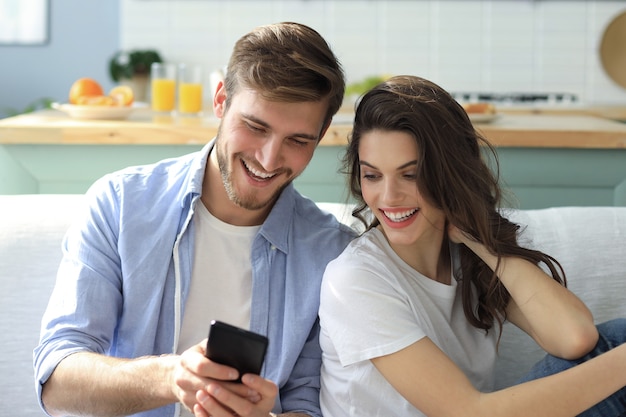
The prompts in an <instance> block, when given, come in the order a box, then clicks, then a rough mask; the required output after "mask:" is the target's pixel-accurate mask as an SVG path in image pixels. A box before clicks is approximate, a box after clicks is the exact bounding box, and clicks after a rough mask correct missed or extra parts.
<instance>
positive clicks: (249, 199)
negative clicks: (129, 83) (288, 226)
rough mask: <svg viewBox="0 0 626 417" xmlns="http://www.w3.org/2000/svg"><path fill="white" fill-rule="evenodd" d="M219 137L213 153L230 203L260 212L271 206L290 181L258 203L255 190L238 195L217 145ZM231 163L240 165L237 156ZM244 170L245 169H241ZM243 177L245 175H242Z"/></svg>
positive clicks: (225, 159) (226, 163)
mask: <svg viewBox="0 0 626 417" xmlns="http://www.w3.org/2000/svg"><path fill="white" fill-rule="evenodd" d="M219 142H220V141H219V135H218V137H217V139H216V143H215V152H216V156H217V165H218V167H219V170H220V175H221V177H222V184H223V185H224V189H225V190H226V194H227V195H228V198H229V200H230V201H232V202H233V203H234V204H236V205H237V206H239V207H241V208H244V209H246V210H261V209H263V208H266V207H267V206H269V205H271V204H273V203H274V202H275V201H276V200H277V199H278V196H279V195H280V193H281V192H282V191H283V190H284V189H285V187H287V185H289V183H290V181H289V182H287V183H285V184H283V185H282V186H281V187H280V188H279V189H278V190H276V192H274V194H273V195H272V196H271V197H270V198H268V199H267V200H266V201H260V200H258V199H257V198H256V194H257V193H256V192H255V191H256V190H255V191H253V192H251V193H248V194H246V195H241V194H238V193H237V191H236V190H235V187H234V186H233V180H232V170H229V164H228V159H227V157H226V155H225V154H224V152H222V148H221V147H220V143H219ZM232 161H233V163H241V162H240V159H239V154H236V155H234V156H233V160H232ZM243 169H244V170H245V169H246V168H243ZM244 175H245V174H244Z"/></svg>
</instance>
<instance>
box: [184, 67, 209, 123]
mask: <svg viewBox="0 0 626 417" xmlns="http://www.w3.org/2000/svg"><path fill="white" fill-rule="evenodd" d="M203 75H204V74H203V70H202V66H201V65H199V64H180V65H179V66H178V113H179V114H180V115H182V116H185V115H188V116H189V115H192V116H197V115H202V107H203V100H202V84H203V81H204V79H203Z"/></svg>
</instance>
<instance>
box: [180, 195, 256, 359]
mask: <svg viewBox="0 0 626 417" xmlns="http://www.w3.org/2000/svg"><path fill="white" fill-rule="evenodd" d="M192 221H193V222H194V228H195V229H194V230H195V240H194V257H193V270H192V274H191V284H190V289H189V296H188V297H187V302H186V304H185V309H184V314H183V323H182V327H181V331H180V337H179V341H178V350H177V352H178V353H182V352H183V351H184V350H186V349H187V348H189V347H191V346H193V345H195V344H197V343H198V342H200V341H201V340H203V339H204V338H206V337H207V335H208V333H209V325H210V323H211V320H221V321H224V322H227V323H229V324H232V325H235V326H239V327H242V328H244V329H248V328H249V327H250V306H251V302H252V264H251V262H250V252H251V247H252V241H253V240H254V237H255V236H256V234H257V232H258V230H259V229H260V228H261V226H245V227H244V226H233V225H231V224H228V223H224V222H222V221H221V220H219V219H217V218H216V217H214V216H213V215H212V214H211V213H209V211H208V210H207V208H206V207H205V206H204V204H202V202H201V201H198V203H197V204H196V211H195V212H194V215H193V219H192ZM225 261H227V262H225Z"/></svg>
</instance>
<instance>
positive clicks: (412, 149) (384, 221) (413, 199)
mask: <svg viewBox="0 0 626 417" xmlns="http://www.w3.org/2000/svg"><path fill="white" fill-rule="evenodd" d="M418 154H419V153H418V148H417V143H416V141H415V139H414V138H413V136H412V135H410V134H409V133H406V132H400V131H385V130H372V131H369V132H367V133H365V134H363V135H362V136H361V141H360V143H359V166H360V180H361V190H362V194H363V199H364V200H365V203H366V204H367V205H368V206H369V208H370V209H371V210H372V213H373V214H374V215H375V216H376V218H377V219H378V220H379V221H380V224H381V226H380V227H382V231H383V233H384V234H385V236H386V237H387V240H388V241H389V244H390V245H391V247H392V248H393V249H394V250H395V251H396V252H397V253H398V254H399V255H400V256H402V253H411V252H412V251H409V252H406V250H407V248H409V249H410V248H414V247H416V246H421V245H427V244H429V243H430V242H432V241H433V239H434V241H437V242H440V241H441V237H442V234H443V230H444V228H445V216H444V214H443V212H442V211H441V210H439V209H437V208H435V207H433V206H432V205H431V204H430V203H428V201H427V200H426V199H425V198H424V197H423V196H422V194H421V193H420V191H419V189H418V187H417V165H418V163H419V161H418Z"/></svg>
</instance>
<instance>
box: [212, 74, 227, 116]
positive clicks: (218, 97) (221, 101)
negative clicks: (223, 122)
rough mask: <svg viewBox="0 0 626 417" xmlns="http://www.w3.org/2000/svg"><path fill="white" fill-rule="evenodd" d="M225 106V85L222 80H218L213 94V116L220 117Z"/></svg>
mask: <svg viewBox="0 0 626 417" xmlns="http://www.w3.org/2000/svg"><path fill="white" fill-rule="evenodd" d="M225 106H226V87H225V86H224V81H220V82H219V83H218V84H217V88H216V89H215V95H214V96H213V113H214V114H215V117H217V118H218V119H221V118H222V116H224V108H225Z"/></svg>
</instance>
